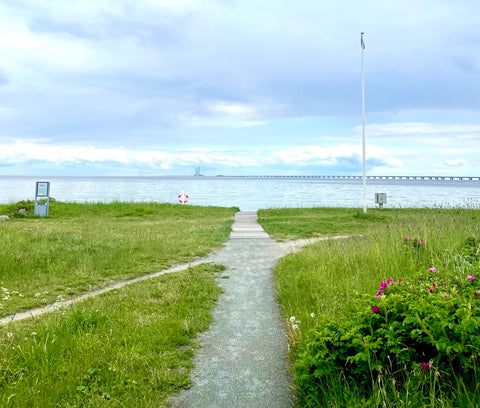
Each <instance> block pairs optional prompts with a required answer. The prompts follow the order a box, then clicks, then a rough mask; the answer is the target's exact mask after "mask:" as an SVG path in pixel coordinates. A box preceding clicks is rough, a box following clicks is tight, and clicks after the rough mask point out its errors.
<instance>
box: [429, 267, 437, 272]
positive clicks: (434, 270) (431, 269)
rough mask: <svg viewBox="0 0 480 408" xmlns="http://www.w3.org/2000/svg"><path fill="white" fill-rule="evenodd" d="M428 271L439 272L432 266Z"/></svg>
mask: <svg viewBox="0 0 480 408" xmlns="http://www.w3.org/2000/svg"><path fill="white" fill-rule="evenodd" d="M428 272H437V268H430V269H429V270H428Z"/></svg>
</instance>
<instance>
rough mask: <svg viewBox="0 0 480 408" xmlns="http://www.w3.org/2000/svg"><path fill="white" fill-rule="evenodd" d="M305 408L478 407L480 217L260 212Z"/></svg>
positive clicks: (448, 212) (470, 212)
mask: <svg viewBox="0 0 480 408" xmlns="http://www.w3.org/2000/svg"><path fill="white" fill-rule="evenodd" d="M258 215H259V222H260V224H262V226H263V227H264V229H265V230H266V231H267V232H269V233H271V234H272V235H274V236H275V237H276V238H278V239H285V238H301V237H311V236H332V235H336V234H351V235H352V236H351V237H350V238H348V239H343V240H328V241H323V242H319V243H317V244H314V245H311V246H309V247H307V248H306V249H305V250H303V251H302V252H300V253H296V254H292V255H289V256H287V257H285V258H283V259H282V260H281V261H280V262H279V264H278V265H277V267H276V269H275V272H274V273H275V279H276V288H277V294H278V299H279V302H280V305H281V309H282V316H283V318H284V319H285V321H286V323H287V325H288V328H289V343H290V357H291V361H292V370H293V372H294V377H295V385H296V388H297V391H298V397H299V406H301V407H477V406H480V387H479V385H478V384H479V380H480V378H479V377H480V376H479V371H478V369H477V365H478V364H477V362H478V359H479V358H480V341H479V336H478V333H479V328H480V304H479V303H478V302H479V301H480V296H479V295H480V285H479V284H478V281H479V279H480V263H479V259H480V239H479V238H480V211H479V210H475V209H383V210H378V209H371V210H369V212H368V213H367V214H363V213H361V212H360V211H358V210H355V209H331V208H330V209H328V208H315V209H278V210H261V211H259V213H258Z"/></svg>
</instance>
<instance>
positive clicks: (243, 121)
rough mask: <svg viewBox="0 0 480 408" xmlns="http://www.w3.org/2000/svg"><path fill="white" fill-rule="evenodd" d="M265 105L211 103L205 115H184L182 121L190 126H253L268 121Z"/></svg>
mask: <svg viewBox="0 0 480 408" xmlns="http://www.w3.org/2000/svg"><path fill="white" fill-rule="evenodd" d="M265 108H266V107H265V106H256V105H253V104H240V103H231V102H218V103H214V104H210V105H209V106H208V107H207V109H206V112H204V115H203V116H196V115H195V116H186V115H183V117H182V122H183V124H184V125H186V126H190V127H233V128H235V127H251V126H257V125H263V124H266V123H268V121H267V120H265V119H263V117H264V115H263V113H262V111H264V110H265Z"/></svg>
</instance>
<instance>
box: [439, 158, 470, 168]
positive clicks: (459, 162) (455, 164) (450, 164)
mask: <svg viewBox="0 0 480 408" xmlns="http://www.w3.org/2000/svg"><path fill="white" fill-rule="evenodd" d="M466 162H467V161H466V160H465V159H459V160H445V161H444V162H443V164H444V165H445V166H448V167H461V166H463V165H464V164H465V163H466Z"/></svg>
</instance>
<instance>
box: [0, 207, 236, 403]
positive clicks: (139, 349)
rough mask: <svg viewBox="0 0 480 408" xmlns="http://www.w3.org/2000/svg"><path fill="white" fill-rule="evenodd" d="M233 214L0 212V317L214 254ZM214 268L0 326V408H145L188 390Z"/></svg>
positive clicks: (212, 295) (214, 210)
mask: <svg viewBox="0 0 480 408" xmlns="http://www.w3.org/2000/svg"><path fill="white" fill-rule="evenodd" d="M236 211H238V209H236V208H220V207H195V206H182V205H171V204H156V203H121V202H113V203H109V204H101V203H94V204H87V203H82V204H77V203H61V202H52V203H51V205H50V215H49V217H46V218H36V217H34V216H33V203H32V202H19V203H13V204H9V205H3V206H0V214H7V215H8V216H9V217H10V220H9V221H3V222H2V223H0V242H1V245H2V246H1V251H2V256H1V258H0V295H1V297H0V304H1V308H0V313H1V315H9V314H12V313H16V312H18V311H20V310H24V309H29V308H32V307H35V306H42V305H46V304H49V303H53V302H55V301H58V300H63V299H67V298H69V297H72V296H75V295H78V294H80V293H82V292H85V291H89V290H92V289H95V288H100V287H103V286H105V285H107V284H108V283H109V282H110V281H118V280H122V279H126V278H131V277H136V276H141V275H144V274H149V273H153V272H156V271H159V270H162V269H165V268H167V267H169V266H171V265H172V264H174V263H183V262H185V261H188V260H192V259H194V258H196V257H199V256H203V255H205V254H207V253H208V252H210V251H212V250H215V249H217V248H219V247H220V246H221V245H222V244H223V242H225V241H226V240H227V239H228V237H229V233H230V230H231V225H232V223H233V215H234V214H235V212H236ZM221 270H223V267H222V266H219V265H212V264H202V265H199V266H196V267H193V268H189V269H186V270H184V271H182V272H177V273H174V274H168V275H162V276H160V277H156V278H151V279H148V280H144V281H141V282H136V283H133V284H130V285H128V286H125V287H123V288H121V289H115V290H112V291H110V292H107V293H103V294H101V295H98V296H96V297H94V298H89V299H87V300H84V301H82V302H79V303H76V304H74V305H72V306H70V307H68V308H66V309H62V310H60V311H56V312H51V313H48V314H45V315H42V316H40V317H36V318H32V319H27V320H23V321H18V322H11V323H8V324H7V325H3V326H0V406H2V407H65V408H66V407H69V408H70V407H107V406H108V407H152V406H156V407H157V406H158V407H161V406H165V405H166V403H167V400H168V397H169V396H170V395H171V394H172V393H175V392H177V391H179V390H181V389H183V388H186V387H188V385H189V384H190V378H189V373H190V369H191V367H192V357H193V355H194V353H195V349H196V347H198V346H197V343H196V342H195V340H194V339H195V338H196V336H197V335H198V333H201V332H203V331H205V330H206V329H207V328H208V326H209V324H210V320H211V313H210V310H211V308H212V307H213V305H214V304H215V302H216V300H217V298H218V296H219V294H220V292H221V290H220V288H219V287H218V285H217V284H216V278H217V275H218V273H219V272H220V271H221Z"/></svg>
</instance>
